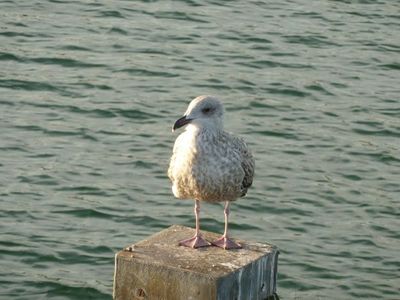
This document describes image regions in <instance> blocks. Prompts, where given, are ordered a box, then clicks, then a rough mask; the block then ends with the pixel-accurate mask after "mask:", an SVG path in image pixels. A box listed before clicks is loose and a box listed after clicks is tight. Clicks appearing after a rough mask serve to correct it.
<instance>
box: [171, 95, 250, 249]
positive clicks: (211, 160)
mask: <svg viewBox="0 0 400 300" xmlns="http://www.w3.org/2000/svg"><path fill="white" fill-rule="evenodd" d="M223 115H224V108H223V104H222V102H221V101H220V100H218V98H217V97H215V96H209V95H203V96H198V97H196V98H195V99H193V100H192V101H191V102H190V103H189V105H188V107H187V110H186V112H185V113H184V115H183V116H182V117H181V118H179V119H178V120H176V122H175V123H174V125H173V127H172V131H175V130H177V129H179V128H181V127H185V130H184V131H183V132H182V133H181V134H180V135H179V136H178V137H177V138H176V141H175V143H174V147H173V151H172V156H171V159H170V163H169V167H168V177H169V178H170V180H171V182H172V192H173V194H174V196H175V197H176V198H178V199H193V200H194V201H195V206H194V214H195V218H196V229H195V234H194V236H193V237H191V238H188V239H185V240H182V241H179V245H180V246H186V247H191V248H200V247H207V246H212V245H213V246H217V247H220V248H223V249H226V250H229V249H240V248H242V245H240V244H239V243H237V242H235V241H234V240H232V239H231V238H230V235H229V233H228V223H229V214H230V203H231V202H232V201H235V200H237V199H238V198H240V197H243V196H245V195H246V193H247V190H248V189H249V188H250V186H251V185H252V182H253V176H254V168H255V161H254V157H253V155H252V153H251V151H250V149H249V147H248V146H247V144H246V143H245V142H244V140H243V139H242V138H239V137H237V136H235V135H233V134H231V133H228V132H226V131H224V126H223ZM201 202H210V203H216V202H224V219H225V229H224V234H223V235H222V236H221V237H220V238H219V239H217V240H215V241H212V242H211V243H210V242H209V241H207V240H205V239H204V237H203V235H202V234H201V232H200V203H201Z"/></svg>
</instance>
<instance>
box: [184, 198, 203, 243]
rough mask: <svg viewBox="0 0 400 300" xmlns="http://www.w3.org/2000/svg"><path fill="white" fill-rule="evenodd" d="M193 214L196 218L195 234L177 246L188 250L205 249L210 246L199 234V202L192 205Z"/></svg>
mask: <svg viewBox="0 0 400 300" xmlns="http://www.w3.org/2000/svg"><path fill="white" fill-rule="evenodd" d="M194 214H195V216H196V233H195V234H194V236H193V237H191V238H190V239H186V240H183V241H180V242H179V246H185V247H190V248H200V247H207V246H210V245H211V244H210V243H209V242H207V241H206V240H205V239H203V237H202V236H201V233H200V218H199V216H200V201H199V200H196V202H195V204H194Z"/></svg>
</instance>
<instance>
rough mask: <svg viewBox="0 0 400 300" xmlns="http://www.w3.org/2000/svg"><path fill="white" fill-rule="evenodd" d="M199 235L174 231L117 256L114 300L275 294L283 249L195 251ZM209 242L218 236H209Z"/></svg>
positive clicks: (248, 246) (188, 230)
mask: <svg viewBox="0 0 400 300" xmlns="http://www.w3.org/2000/svg"><path fill="white" fill-rule="evenodd" d="M193 232H194V229H191V228H188V227H183V226H178V225H173V226H171V227H169V228H167V229H165V230H163V231H161V232H159V233H157V234H155V235H153V236H151V237H150V238H148V239H147V240H144V241H141V242H138V243H136V244H134V245H132V246H130V247H127V248H125V249H124V250H123V251H120V252H118V253H117V254H116V257H115V274H114V292H113V297H114V299H115V300H127V299H129V300H130V299H167V300H168V299H171V300H179V299H182V300H188V299H204V300H205V299H207V300H210V299H221V300H225V299H237V300H240V299H246V300H249V299H267V297H268V296H271V295H273V294H274V293H275V291H276V276H277V264H278V249H277V248H276V247H275V246H272V245H266V244H260V243H252V242H246V241H242V240H238V241H239V242H240V243H241V244H242V246H243V249H238V250H223V249H221V248H218V247H206V248H198V249H192V248H187V247H182V246H179V245H178V241H180V240H182V239H184V238H185V237H187V236H188V235H190V234H193ZM203 235H204V237H205V238H206V239H208V240H214V239H216V238H217V237H219V235H218V234H215V233H210V232H204V231H203Z"/></svg>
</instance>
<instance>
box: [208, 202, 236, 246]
mask: <svg viewBox="0 0 400 300" xmlns="http://www.w3.org/2000/svg"><path fill="white" fill-rule="evenodd" d="M229 205H230V202H229V201H226V202H225V208H224V215H225V232H224V235H223V236H221V237H220V238H219V239H218V240H215V241H213V242H212V244H213V245H214V246H217V247H220V248H223V249H226V250H229V249H240V248H242V246H241V245H240V244H238V243H235V242H234V241H233V240H231V239H230V238H229V237H228V221H229Z"/></svg>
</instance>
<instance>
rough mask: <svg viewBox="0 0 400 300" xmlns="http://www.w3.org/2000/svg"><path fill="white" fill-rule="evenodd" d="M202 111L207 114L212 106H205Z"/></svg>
mask: <svg viewBox="0 0 400 300" xmlns="http://www.w3.org/2000/svg"><path fill="white" fill-rule="evenodd" d="M201 111H202V112H203V113H205V114H207V113H209V112H210V111H211V108H209V107H206V108H203V109H202V110H201Z"/></svg>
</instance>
